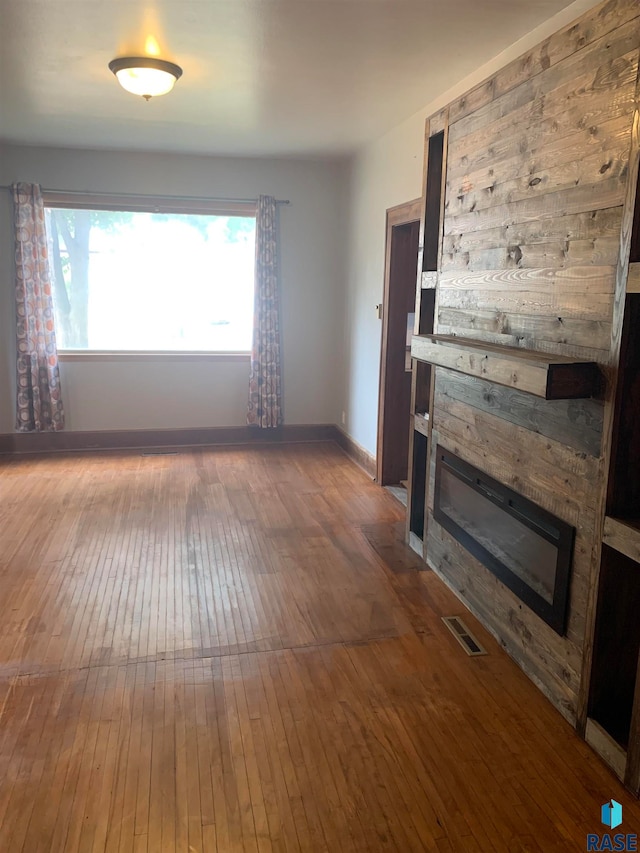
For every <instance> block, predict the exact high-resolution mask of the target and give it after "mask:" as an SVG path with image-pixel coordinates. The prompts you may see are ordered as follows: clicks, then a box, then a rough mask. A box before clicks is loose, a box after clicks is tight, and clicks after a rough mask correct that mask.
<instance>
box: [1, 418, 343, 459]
mask: <svg viewBox="0 0 640 853" xmlns="http://www.w3.org/2000/svg"><path fill="white" fill-rule="evenodd" d="M306 441H335V442H338V443H340V439H339V437H338V428H337V427H336V426H335V424H285V425H284V426H281V427H276V428H275V429H257V428H256V427H248V426H244V427H209V428H201V429H135V430H100V431H97V430H96V431H91V432H88V431H87V432H64V431H63V432H16V433H9V434H4V435H2V434H0V454H1V453H9V454H13V453H56V452H68V451H79V450H138V449H141V448H144V449H146V448H170V447H197V446H206V445H216V444H246V445H254V446H255V445H261V444H279V443H291V442H306ZM341 446H342V444H341Z"/></svg>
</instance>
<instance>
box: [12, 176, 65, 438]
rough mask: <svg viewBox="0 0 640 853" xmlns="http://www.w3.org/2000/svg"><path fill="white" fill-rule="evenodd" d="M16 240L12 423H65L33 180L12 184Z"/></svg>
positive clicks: (32, 426) (32, 427) (27, 428)
mask: <svg viewBox="0 0 640 853" xmlns="http://www.w3.org/2000/svg"><path fill="white" fill-rule="evenodd" d="M13 204H14V220H15V243H16V343H17V355H18V358H17V371H18V377H17V379H18V394H17V410H16V429H17V430H18V431H19V432H45V431H55V430H61V429H63V428H64V409H63V406H62V396H61V393H60V373H59V370H58V352H57V349H56V333H55V328H54V322H53V302H52V299H51V278H50V276H49V248H48V243H47V232H46V228H45V219H44V205H43V203H42V193H41V191H40V187H39V186H38V185H37V184H24V183H21V184H14V185H13Z"/></svg>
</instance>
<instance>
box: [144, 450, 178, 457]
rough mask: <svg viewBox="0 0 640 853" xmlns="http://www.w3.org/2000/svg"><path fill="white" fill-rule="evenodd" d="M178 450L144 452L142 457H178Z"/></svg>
mask: <svg viewBox="0 0 640 853" xmlns="http://www.w3.org/2000/svg"><path fill="white" fill-rule="evenodd" d="M177 455H178V451H177V450H143V451H142V453H141V454H140V456H177Z"/></svg>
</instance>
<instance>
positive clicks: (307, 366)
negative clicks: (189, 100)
mask: <svg viewBox="0 0 640 853" xmlns="http://www.w3.org/2000/svg"><path fill="white" fill-rule="evenodd" d="M345 174H346V168H345V165H344V164H340V163H337V162H332V161H320V160H276V159H271V160H266V159H263V160H259V159H229V158H219V157H194V156H186V155H179V154H144V153H127V152H115V151H87V150H73V149H53V148H48V149H47V148H30V147H24V146H12V145H7V146H3V147H0V184H2V185H5V184H10V183H12V182H13V181H16V180H23V181H30V182H36V183H40V184H41V185H42V186H43V187H44V188H47V189H55V190H67V191H72V190H73V191H87V192H94V193H100V192H111V193H114V192H115V193H118V192H123V193H140V194H151V195H153V194H157V195H187V196H213V197H222V198H255V197H256V196H257V195H258V194H260V193H267V194H269V195H274V196H276V197H277V198H280V199H290V201H291V204H290V205H288V206H283V207H282V208H281V213H280V226H281V283H282V313H283V348H284V395H285V401H284V403H285V422H286V423H289V424H296V423H336V422H338V421H339V416H340V391H341V388H340V384H341V383H340V380H339V376H340V367H341V364H342V362H343V358H342V346H343V334H342V331H343V326H342V321H341V318H342V316H343V312H344V306H343V298H344V279H343V271H344V251H345V249H344V245H345V244H344V233H343V230H344V229H343V227H342V226H343V213H344V210H345V207H346V205H345ZM1 193H2V195H0V433H3V432H10V431H11V430H12V429H13V421H14V396H15V391H14V373H15V361H14V355H13V349H14V326H13V322H14V321H13V268H12V257H13V235H12V229H11V204H10V197H9V195H10V194H9V193H8V192H6V191H4V190H3V191H1ZM61 374H62V388H63V394H64V398H65V407H66V412H67V428H68V429H70V430H94V429H95V430H100V429H152V428H157V429H162V428H189V427H206V426H235V425H242V424H244V423H245V413H246V398H247V385H248V363H246V362H245V363H242V362H240V363H238V362H230V361H221V362H211V361H201V362H194V361H186V362H180V361H173V362H167V361H162V362H158V363H154V362H148V361H145V362H140V361H135V362H129V363H127V362H122V361H117V362H106V363H102V362H95V361H85V362H78V361H75V362H73V363H72V362H63V363H61Z"/></svg>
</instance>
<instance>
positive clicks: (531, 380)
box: [411, 335, 600, 400]
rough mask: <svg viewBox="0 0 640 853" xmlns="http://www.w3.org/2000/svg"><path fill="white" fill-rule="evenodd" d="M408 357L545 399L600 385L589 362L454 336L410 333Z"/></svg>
mask: <svg viewBox="0 0 640 853" xmlns="http://www.w3.org/2000/svg"><path fill="white" fill-rule="evenodd" d="M411 357H412V358H416V359H419V360H420V361H426V362H429V363H430V364H435V365H436V366H437V367H446V368H448V369H450V370H456V371H458V372H460V373H465V374H467V375H469V376H476V377H478V378H481V379H488V380H490V381H491V382H495V383H497V384H498V385H506V386H508V387H510V388H517V389H518V390H519V391H525V392H526V393H528V394H534V395H535V396H536V397H543V398H544V399H545V400H563V399H573V398H580V397H591V396H593V395H594V394H595V393H596V392H597V390H598V388H599V384H600V374H599V371H598V367H597V365H596V364H595V363H593V362H583V361H576V360H574V359H570V358H565V357H564V356H554V355H546V354H545V353H541V352H532V351H531V350H521V349H518V348H517V347H499V346H494V345H492V344H486V343H482V342H481V341H477V340H469V339H466V338H460V337H455V336H448V335H414V336H413V338H412V341H411Z"/></svg>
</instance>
